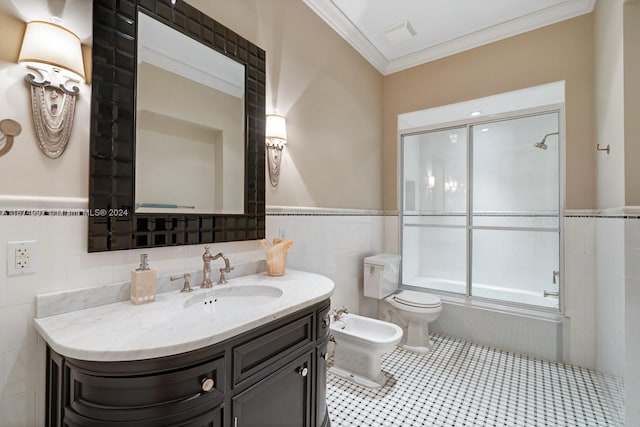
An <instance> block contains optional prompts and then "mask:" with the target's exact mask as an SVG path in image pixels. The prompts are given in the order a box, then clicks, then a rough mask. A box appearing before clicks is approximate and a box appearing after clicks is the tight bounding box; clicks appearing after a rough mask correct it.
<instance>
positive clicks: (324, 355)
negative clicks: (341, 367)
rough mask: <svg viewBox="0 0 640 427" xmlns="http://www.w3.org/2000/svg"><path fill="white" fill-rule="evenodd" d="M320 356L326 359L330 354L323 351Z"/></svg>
mask: <svg viewBox="0 0 640 427" xmlns="http://www.w3.org/2000/svg"><path fill="white" fill-rule="evenodd" d="M320 357H322V358H323V359H324V360H327V359H329V354H328V353H322V354H321V355H320Z"/></svg>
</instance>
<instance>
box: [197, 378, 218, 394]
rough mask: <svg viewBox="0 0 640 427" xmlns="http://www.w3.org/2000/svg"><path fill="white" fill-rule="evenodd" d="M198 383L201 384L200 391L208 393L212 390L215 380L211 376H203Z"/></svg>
mask: <svg viewBox="0 0 640 427" xmlns="http://www.w3.org/2000/svg"><path fill="white" fill-rule="evenodd" d="M200 384H202V391H204V392H207V393H208V392H210V391H211V390H213V386H214V385H215V382H214V381H213V380H212V379H211V378H206V377H205V378H202V379H201V380H200Z"/></svg>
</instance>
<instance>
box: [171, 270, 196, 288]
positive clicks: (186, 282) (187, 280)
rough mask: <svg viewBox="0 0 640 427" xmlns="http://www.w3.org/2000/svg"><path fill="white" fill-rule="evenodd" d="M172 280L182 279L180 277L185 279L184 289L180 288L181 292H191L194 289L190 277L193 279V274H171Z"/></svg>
mask: <svg viewBox="0 0 640 427" xmlns="http://www.w3.org/2000/svg"><path fill="white" fill-rule="evenodd" d="M169 278H170V279H171V280H172V281H173V280H180V279H184V284H183V285H182V289H180V292H191V291H192V290H193V289H191V285H190V284H189V279H191V274H189V273H185V274H182V275H180V274H179V275H177V276H170V277H169Z"/></svg>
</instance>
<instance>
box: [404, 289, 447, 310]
mask: <svg viewBox="0 0 640 427" xmlns="http://www.w3.org/2000/svg"><path fill="white" fill-rule="evenodd" d="M393 299H394V301H396V302H397V303H399V304H404V305H408V306H411V307H419V308H435V307H440V298H438V297H437V296H435V295H432V294H428V293H426V292H417V291H402V292H400V293H399V294H397V295H394V296H393Z"/></svg>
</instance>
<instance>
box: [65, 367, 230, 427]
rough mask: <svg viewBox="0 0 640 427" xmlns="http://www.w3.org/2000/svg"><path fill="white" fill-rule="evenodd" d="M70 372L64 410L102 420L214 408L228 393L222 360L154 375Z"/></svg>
mask: <svg viewBox="0 0 640 427" xmlns="http://www.w3.org/2000/svg"><path fill="white" fill-rule="evenodd" d="M67 369H68V370H69V385H70V387H69V391H68V393H69V397H68V408H65V409H71V410H72V411H73V412H75V413H77V414H79V415H82V416H85V417H88V418H93V419H98V420H103V421H114V422H118V421H128V422H131V421H136V420H143V419H149V418H153V417H157V416H159V414H171V413H177V412H180V411H186V410H189V409H193V408H196V407H198V406H200V405H203V404H211V405H213V404H215V403H216V402H215V401H216V400H221V398H222V396H223V395H224V391H225V386H224V358H223V357H220V358H217V359H214V360H212V361H209V362H206V363H202V364H198V365H195V366H191V367H187V368H183V369H179V370H174V371H167V372H159V373H154V374H152V375H135V376H121V375H114V376H100V375H92V374H91V373H90V372H87V371H83V370H82V371H81V370H75V369H73V366H67ZM205 380H212V381H213V384H211V381H207V383H206V384H205V383H203V381H205ZM209 388H210V390H209V391H206V390H205V389H209Z"/></svg>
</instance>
